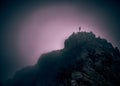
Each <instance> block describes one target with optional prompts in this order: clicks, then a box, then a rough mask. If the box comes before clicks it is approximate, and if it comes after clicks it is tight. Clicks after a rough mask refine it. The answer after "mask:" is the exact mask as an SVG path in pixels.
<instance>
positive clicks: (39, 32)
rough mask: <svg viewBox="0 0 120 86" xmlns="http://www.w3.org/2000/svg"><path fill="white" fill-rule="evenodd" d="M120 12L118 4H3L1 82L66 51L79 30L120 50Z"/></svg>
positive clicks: (86, 0)
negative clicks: (43, 56) (47, 55)
mask: <svg viewBox="0 0 120 86" xmlns="http://www.w3.org/2000/svg"><path fill="white" fill-rule="evenodd" d="M119 8H120V7H119V3H118V2H117V1H116V0H110V1H107V0H93V1H92V0H78V1H75V0H74V1H70V0H64V1H62V0H55V1H46V0H44V1H41V0H40V1H38V0H37V1H25V0H18V1H12V0H11V1H9V0H8V1H7V0H5V1H3V2H1V14H0V15H1V17H0V18H1V19H0V23H1V24H0V27H1V29H0V35H1V57H0V64H1V65H0V68H1V69H2V73H1V74H0V76H2V78H1V80H4V79H6V78H7V77H9V75H12V74H13V73H14V72H15V71H16V70H18V69H20V68H22V67H24V66H27V65H32V64H35V63H36V61H37V60H38V58H39V56H40V55H41V54H42V53H46V52H49V51H52V50H57V49H62V48H63V47H64V40H65V39H66V38H67V37H68V36H69V35H71V34H72V33H73V32H77V31H78V27H79V26H81V27H82V31H88V32H89V31H92V32H94V33H95V34H96V35H97V36H100V37H103V38H106V39H107V40H108V41H110V42H111V43H112V44H113V45H114V46H118V47H119V46H120V45H119V44H120V38H119V37H120V34H119V33H120V29H119V28H120V15H119V14H120V12H119V10H120V9H119Z"/></svg>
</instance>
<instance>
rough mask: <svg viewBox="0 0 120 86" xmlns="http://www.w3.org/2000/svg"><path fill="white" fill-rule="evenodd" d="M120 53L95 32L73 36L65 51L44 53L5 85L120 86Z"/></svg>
mask: <svg viewBox="0 0 120 86" xmlns="http://www.w3.org/2000/svg"><path fill="white" fill-rule="evenodd" d="M119 66H120V52H119V49H118V48H117V47H116V48H114V47H113V46H112V44H111V43H109V42H108V41H107V40H106V39H103V38H100V37H96V36H95V35H94V34H93V33H92V32H77V33H73V34H72V35H71V36H70V37H69V38H68V39H66V40H65V43H64V49H61V50H57V51H52V52H49V53H45V54H43V55H41V56H40V58H39V60H38V62H37V63H36V64H35V65H33V66H29V67H26V68H23V69H22V70H20V71H18V72H16V74H15V76H14V77H13V78H12V79H9V80H8V81H7V82H6V84H5V86H120V67H119Z"/></svg>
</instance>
